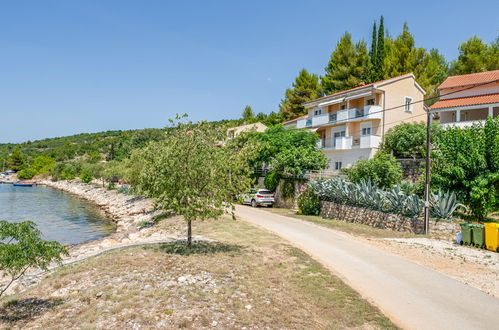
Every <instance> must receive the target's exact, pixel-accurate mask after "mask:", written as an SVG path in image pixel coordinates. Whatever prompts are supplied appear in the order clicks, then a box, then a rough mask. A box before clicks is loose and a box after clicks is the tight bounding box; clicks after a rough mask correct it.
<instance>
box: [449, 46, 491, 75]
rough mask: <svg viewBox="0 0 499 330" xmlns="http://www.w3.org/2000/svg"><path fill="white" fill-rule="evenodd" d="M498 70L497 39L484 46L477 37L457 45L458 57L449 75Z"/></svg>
mask: <svg viewBox="0 0 499 330" xmlns="http://www.w3.org/2000/svg"><path fill="white" fill-rule="evenodd" d="M498 69H499V37H497V39H496V40H494V41H493V42H491V43H490V45H488V44H486V43H485V42H483V41H482V39H480V38H478V37H477V36H474V37H471V38H470V39H468V40H467V41H465V42H463V43H462V44H460V45H459V56H458V58H457V60H455V61H453V62H452V65H451V74H453V75H460V74H468V73H475V72H483V71H491V70H498Z"/></svg>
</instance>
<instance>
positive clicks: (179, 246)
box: [0, 219, 395, 329]
mask: <svg viewBox="0 0 499 330" xmlns="http://www.w3.org/2000/svg"><path fill="white" fill-rule="evenodd" d="M179 221H182V219H179ZM193 227H194V228H193V232H194V233H195V234H196V235H203V236H205V237H208V238H211V239H214V240H216V242H207V241H202V242H196V243H195V244H194V245H193V246H192V247H191V248H188V247H187V246H186V244H185V242H184V241H178V242H173V243H169V244H157V245H154V246H144V247H134V248H128V249H123V250H114V251H111V252H108V253H104V254H102V255H100V256H97V257H95V258H91V259H88V260H86V261H84V262H82V263H77V264H72V265H68V266H64V267H61V268H59V269H58V270H57V271H56V272H54V273H52V274H51V275H50V276H48V277H46V278H45V279H44V280H43V281H42V282H41V283H40V284H39V285H38V286H36V287H34V288H32V289H30V290H29V291H27V292H25V293H22V294H20V295H18V296H16V297H15V298H16V299H18V301H19V302H17V303H16V304H14V303H11V304H12V306H9V307H5V304H4V307H3V308H4V309H5V308H11V309H13V308H19V304H20V302H22V301H25V300H26V299H37V300H39V301H42V300H44V299H48V298H47V297H50V296H57V297H59V298H53V299H60V300H59V303H58V304H53V305H46V306H47V307H45V308H43V310H42V312H41V313H39V314H29V315H30V316H29V317H25V318H19V319H10V320H6V319H0V328H31V327H37V328H51V327H53V325H54V324H57V326H58V327H60V328H74V327H78V328H83V329H86V328H95V327H96V325H98V327H100V328H120V329H121V328H138V327H141V328H147V329H150V328H170V329H171V328H189V329H198V328H207V327H211V326H213V324H215V325H216V327H217V328H220V329H234V328H243V327H246V328H258V329H265V328H271V329H276V328H285V329H345V328H368V329H384V328H395V326H394V325H393V324H392V323H391V322H390V321H389V319H388V318H386V317H385V316H384V315H383V314H382V313H381V312H380V311H379V310H378V309H377V308H376V307H374V306H372V305H371V304H369V302H367V301H366V300H364V299H363V298H362V297H361V296H360V295H359V294H358V293H357V292H356V291H354V290H353V289H351V288H350V287H349V286H347V285H346V284H345V283H343V282H342V281H341V280H340V279H339V278H338V277H336V276H333V275H332V274H331V273H330V272H329V271H328V270H327V269H325V268H324V267H322V266H321V265H320V264H319V263H318V262H316V261H314V260H313V259H312V258H310V257H309V256H308V255H307V254H306V253H304V252H303V251H301V250H299V249H296V248H294V247H292V246H290V245H289V244H287V243H286V242H285V241H284V240H283V239H281V238H279V237H278V236H276V235H273V234H271V233H269V232H267V231H264V230H262V229H259V228H257V227H254V226H251V225H249V224H248V223H246V222H243V221H234V220H229V219H223V220H218V221H204V222H195V223H194V224H193ZM50 299H52V298H50ZM4 300H5V301H7V299H4ZM7 304H9V303H8V302H7ZM31 308H35V307H33V305H32V307H31ZM35 310H36V308H35ZM11 315H12V314H11ZM42 315H43V317H41V316H42Z"/></svg>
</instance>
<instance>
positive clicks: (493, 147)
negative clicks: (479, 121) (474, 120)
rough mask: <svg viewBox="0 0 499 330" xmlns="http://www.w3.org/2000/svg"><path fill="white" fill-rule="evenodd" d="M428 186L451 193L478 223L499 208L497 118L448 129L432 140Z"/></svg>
mask: <svg viewBox="0 0 499 330" xmlns="http://www.w3.org/2000/svg"><path fill="white" fill-rule="evenodd" d="M432 158H433V159H434V162H433V164H432V176H431V180H432V186H433V187H434V188H441V189H443V190H451V191H455V192H456V193H457V194H458V197H459V199H460V200H462V201H464V202H465V204H466V205H467V206H468V207H470V209H471V212H472V214H473V215H474V216H476V217H477V218H478V219H479V220H483V219H485V217H486V216H487V212H489V211H490V210H493V209H497V207H498V206H499V118H494V119H492V118H490V117H489V118H488V119H487V121H486V123H485V126H484V127H481V126H480V125H475V126H473V127H468V128H459V127H449V128H447V129H445V130H443V131H442V132H441V134H440V136H439V138H438V139H436V140H435V151H434V152H433V154H432Z"/></svg>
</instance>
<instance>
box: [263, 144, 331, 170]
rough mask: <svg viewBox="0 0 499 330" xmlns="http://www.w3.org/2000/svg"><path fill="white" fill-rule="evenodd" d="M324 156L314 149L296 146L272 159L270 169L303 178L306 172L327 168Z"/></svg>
mask: <svg viewBox="0 0 499 330" xmlns="http://www.w3.org/2000/svg"><path fill="white" fill-rule="evenodd" d="M327 164H328V160H327V158H326V156H324V154H323V153H322V152H320V151H317V150H315V149H314V148H310V147H306V146H298V147H295V148H290V149H284V150H282V151H281V152H279V153H278V154H276V155H275V157H273V159H272V160H271V162H270V168H271V169H272V170H273V171H276V172H278V173H282V174H284V175H289V176H303V175H304V174H306V173H307V171H318V170H323V169H325V168H326V167H327Z"/></svg>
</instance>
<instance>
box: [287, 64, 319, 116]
mask: <svg viewBox="0 0 499 330" xmlns="http://www.w3.org/2000/svg"><path fill="white" fill-rule="evenodd" d="M320 95H321V93H320V86H319V77H318V76H317V75H316V74H310V73H309V72H308V71H307V70H305V69H302V70H301V71H300V73H299V74H298V77H296V79H295V82H294V83H293V88H288V89H286V93H285V97H284V99H283V100H282V101H281V104H280V105H279V110H280V111H281V113H282V115H283V117H284V118H285V119H292V118H296V117H298V116H301V115H303V114H305V113H306V111H305V108H304V107H303V103H305V102H307V101H310V100H313V99H315V98H317V97H319V96H320Z"/></svg>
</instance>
